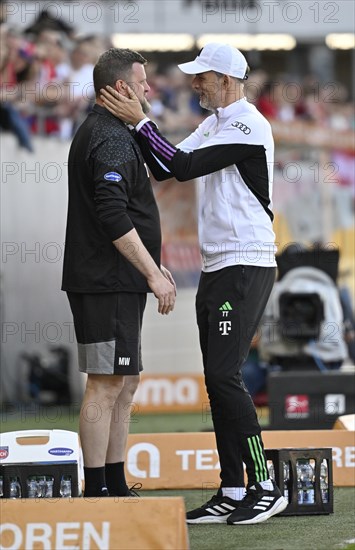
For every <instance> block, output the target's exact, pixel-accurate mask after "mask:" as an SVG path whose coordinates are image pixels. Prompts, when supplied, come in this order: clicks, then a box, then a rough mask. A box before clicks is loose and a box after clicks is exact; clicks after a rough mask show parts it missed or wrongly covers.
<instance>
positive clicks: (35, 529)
mask: <svg viewBox="0 0 355 550" xmlns="http://www.w3.org/2000/svg"><path fill="white" fill-rule="evenodd" d="M0 537H1V540H3V539H6V538H10V537H11V539H12V544H11V547H10V546H3V545H2V544H1V548H11V549H12V550H19V549H20V548H38V547H39V546H38V545H40V547H41V548H48V549H51V548H88V549H89V548H98V549H99V550H100V549H107V548H110V522H108V521H103V522H101V523H97V524H96V525H94V524H93V523H92V522H91V521H84V522H79V521H76V522H60V523H59V522H58V523H57V524H56V525H54V526H53V524H52V525H51V524H50V523H45V522H38V523H27V525H26V527H25V528H23V529H21V527H20V525H17V524H16V523H4V524H2V525H0ZM69 542H70V543H71V546H67V545H68V543H69Z"/></svg>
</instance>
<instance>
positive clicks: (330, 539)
mask: <svg viewBox="0 0 355 550" xmlns="http://www.w3.org/2000/svg"><path fill="white" fill-rule="evenodd" d="M212 494H213V492H210V491H205V490H204V491H199V490H193V491H192V490H189V491H186V490H185V491H143V492H142V496H183V497H184V499H185V505H186V509H193V508H196V507H197V506H200V505H201V504H202V503H203V502H206V500H208V498H210V496H212ZM188 531H189V539H190V550H249V549H250V550H258V549H260V550H330V549H337V550H341V549H346V550H354V548H355V545H354V544H353V543H354V541H355V488H353V487H347V488H336V489H335V492H334V514H329V515H317V516H316V515H313V516H285V517H274V518H271V519H270V520H268V521H266V522H265V523H260V524H259V525H224V524H223V525H219V524H217V525H216V524H210V525H189V527H188Z"/></svg>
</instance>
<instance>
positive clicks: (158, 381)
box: [134, 376, 201, 406]
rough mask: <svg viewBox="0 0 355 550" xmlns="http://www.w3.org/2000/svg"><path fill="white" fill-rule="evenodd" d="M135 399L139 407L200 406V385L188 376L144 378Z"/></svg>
mask: <svg viewBox="0 0 355 550" xmlns="http://www.w3.org/2000/svg"><path fill="white" fill-rule="evenodd" d="M134 399H135V402H137V403H138V404H139V405H165V406H166V405H199V404H200V403H201V397H200V385H199V383H198V381H197V380H196V379H194V378H193V377H187V376H186V377H181V378H176V379H173V378H169V377H159V378H158V377H157V378H153V377H152V378H150V377H149V378H142V380H141V382H140V384H139V387H138V390H137V393H136V394H135V398H134Z"/></svg>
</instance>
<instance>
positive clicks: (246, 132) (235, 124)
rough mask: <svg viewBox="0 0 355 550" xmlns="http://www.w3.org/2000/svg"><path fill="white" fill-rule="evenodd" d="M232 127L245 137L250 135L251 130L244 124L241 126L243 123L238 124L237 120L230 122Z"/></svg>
mask: <svg viewBox="0 0 355 550" xmlns="http://www.w3.org/2000/svg"><path fill="white" fill-rule="evenodd" d="M232 126H234V128H237V130H240V131H241V132H243V134H245V135H246V136H248V135H249V134H250V133H251V129H250V128H249V126H246V125H245V124H243V122H239V120H236V121H235V122H232Z"/></svg>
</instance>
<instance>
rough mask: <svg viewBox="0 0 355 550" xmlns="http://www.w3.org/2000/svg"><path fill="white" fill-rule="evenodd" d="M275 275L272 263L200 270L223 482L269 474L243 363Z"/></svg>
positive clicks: (199, 305) (201, 314)
mask: <svg viewBox="0 0 355 550" xmlns="http://www.w3.org/2000/svg"><path fill="white" fill-rule="evenodd" d="M274 280H275V268H274V267H257V266H249V265H235V266H231V267H226V268H224V269H221V270H219V271H215V272H212V273H202V274H201V278H200V282H199V287H198V291H197V296H196V314H197V323H198V327H199V334H200V345H201V351H202V356H203V365H204V372H205V382H206V388H207V392H208V395H209V399H210V405H211V412H212V419H213V425H214V429H215V434H216V442H217V449H218V453H219V459H220V465H221V480H222V486H224V487H241V486H244V472H243V462H244V463H245V465H246V469H247V474H248V483H249V484H252V483H253V482H254V481H263V480H265V479H268V474H267V468H266V457H265V453H264V450H263V443H262V440H261V437H260V432H261V430H260V425H259V422H258V419H257V415H256V411H255V407H254V404H253V401H252V399H251V397H250V395H249V393H248V391H247V389H246V387H245V386H244V384H243V381H242V375H241V372H240V371H241V367H242V365H243V363H244V361H245V359H246V358H247V355H248V352H249V348H250V344H251V341H252V338H253V336H254V334H255V332H256V330H257V327H258V324H259V322H260V319H261V316H262V314H263V311H264V309H265V306H266V303H267V301H268V298H269V296H270V292H271V289H272V286H273V284H274Z"/></svg>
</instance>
